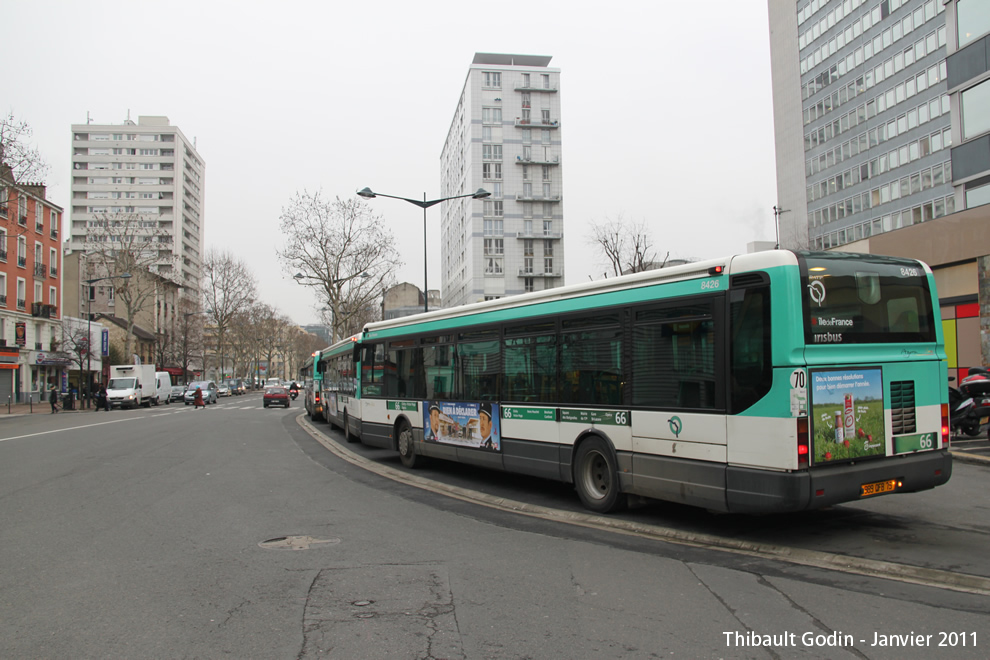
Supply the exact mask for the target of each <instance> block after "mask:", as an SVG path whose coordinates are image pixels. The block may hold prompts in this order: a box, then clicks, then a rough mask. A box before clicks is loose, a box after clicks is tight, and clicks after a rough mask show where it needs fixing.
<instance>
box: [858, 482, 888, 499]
mask: <svg viewBox="0 0 990 660" xmlns="http://www.w3.org/2000/svg"><path fill="white" fill-rule="evenodd" d="M860 488H862V489H863V492H862V493H860V494H859V496H860V497H866V496H868V495H879V494H880V493H889V492H890V491H892V490H896V489H897V479H887V480H886V481H874V482H873V483H869V484H863V485H862V486H860Z"/></svg>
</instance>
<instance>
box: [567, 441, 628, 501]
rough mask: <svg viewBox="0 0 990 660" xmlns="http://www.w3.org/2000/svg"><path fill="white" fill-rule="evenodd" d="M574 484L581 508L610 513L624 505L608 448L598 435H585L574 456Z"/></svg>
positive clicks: (611, 455) (624, 498)
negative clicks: (587, 436)
mask: <svg viewBox="0 0 990 660" xmlns="http://www.w3.org/2000/svg"><path fill="white" fill-rule="evenodd" d="M574 486H575V487H576V488H577V492H578V496H579V497H580V498H581V503H582V504H584V506H585V508H587V509H590V510H591V511H594V512H595V513H612V512H614V511H619V510H621V509H623V508H625V506H626V496H625V495H624V494H623V493H621V492H620V491H619V478H618V471H617V469H616V463H615V456H614V455H613V454H612V449H611V448H610V447H609V446H608V443H606V442H605V441H604V440H602V439H601V438H596V437H592V438H588V439H587V440H585V441H584V442H582V443H581V445H580V446H579V447H578V450H577V454H576V455H575V457H574Z"/></svg>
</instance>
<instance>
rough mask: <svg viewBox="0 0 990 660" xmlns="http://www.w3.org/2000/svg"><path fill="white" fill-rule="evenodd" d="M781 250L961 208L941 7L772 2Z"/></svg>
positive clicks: (836, 241)
mask: <svg viewBox="0 0 990 660" xmlns="http://www.w3.org/2000/svg"><path fill="white" fill-rule="evenodd" d="M768 7H769V18H770V53H771V72H772V81H773V97H774V99H773V102H774V124H775V134H776V155H777V195H778V197H777V200H776V201H777V206H778V209H779V213H780V215H779V218H778V219H779V226H780V244H781V246H782V247H798V248H804V247H810V248H813V249H828V248H834V247H838V246H843V245H848V244H850V243H854V242H856V241H860V240H864V239H869V238H870V237H871V236H878V235H880V234H884V233H887V232H891V231H894V230H897V229H901V228H905V227H910V226H913V225H916V224H920V223H923V222H928V221H930V220H933V219H935V218H939V217H942V216H945V215H950V214H952V213H954V212H955V210H956V204H955V201H956V200H955V198H954V194H953V188H952V162H951V161H952V158H951V157H950V149H951V147H952V142H953V140H952V127H951V121H950V112H949V106H950V104H949V93H948V91H947V87H946V79H947V72H946V61H945V55H946V51H945V46H946V26H945V15H944V8H945V5H944V2H943V1H942V0H798V1H797V2H795V0H769V1H768Z"/></svg>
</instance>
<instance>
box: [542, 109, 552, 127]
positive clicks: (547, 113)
mask: <svg viewBox="0 0 990 660" xmlns="http://www.w3.org/2000/svg"><path fill="white" fill-rule="evenodd" d="M540 118H541V120H542V121H543V123H544V124H549V123H550V111H549V110H540Z"/></svg>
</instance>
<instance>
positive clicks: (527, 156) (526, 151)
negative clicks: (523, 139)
mask: <svg viewBox="0 0 990 660" xmlns="http://www.w3.org/2000/svg"><path fill="white" fill-rule="evenodd" d="M523 160H526V161H529V160H533V147H531V146H529V145H526V146H524V147H523Z"/></svg>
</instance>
